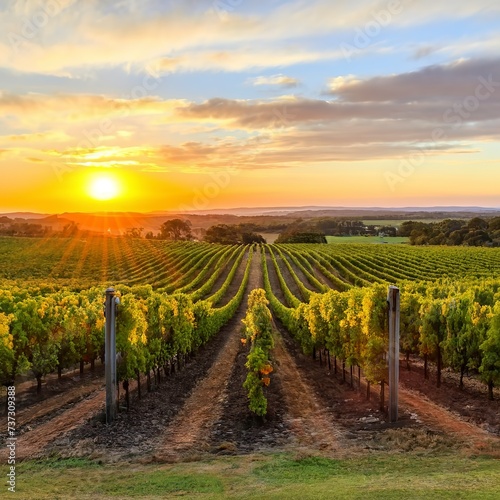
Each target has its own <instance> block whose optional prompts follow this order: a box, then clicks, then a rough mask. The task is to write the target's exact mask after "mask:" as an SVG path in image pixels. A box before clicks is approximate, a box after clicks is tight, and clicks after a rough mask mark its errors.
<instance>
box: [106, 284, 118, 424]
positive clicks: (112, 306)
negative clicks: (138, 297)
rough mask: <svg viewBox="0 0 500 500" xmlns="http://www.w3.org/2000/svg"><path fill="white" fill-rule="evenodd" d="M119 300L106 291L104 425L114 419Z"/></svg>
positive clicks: (109, 289) (114, 292) (110, 291)
mask: <svg viewBox="0 0 500 500" xmlns="http://www.w3.org/2000/svg"><path fill="white" fill-rule="evenodd" d="M119 303H120V299H119V298H118V297H116V291H115V289H114V288H108V289H107V290H106V302H105V305H104V316H105V317H106V327H105V342H104V353H105V374H106V423H107V424H110V423H111V422H113V420H114V419H115V417H116V306H117V305H118V304H119Z"/></svg>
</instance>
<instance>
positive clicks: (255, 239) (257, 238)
mask: <svg viewBox="0 0 500 500" xmlns="http://www.w3.org/2000/svg"><path fill="white" fill-rule="evenodd" d="M241 242H242V243H243V244H244V245H250V244H251V243H266V240H265V239H264V237H263V236H262V235H261V234H257V233H253V232H251V233H241Z"/></svg>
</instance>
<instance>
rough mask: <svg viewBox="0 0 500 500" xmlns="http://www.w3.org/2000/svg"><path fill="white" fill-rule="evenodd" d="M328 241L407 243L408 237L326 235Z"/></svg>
mask: <svg viewBox="0 0 500 500" xmlns="http://www.w3.org/2000/svg"><path fill="white" fill-rule="evenodd" d="M326 240H327V241H328V243H389V244H396V243H399V244H400V243H408V241H409V239H408V238H406V237H404V236H394V237H392V238H391V237H388V236H387V237H384V238H381V237H380V236H327V237H326Z"/></svg>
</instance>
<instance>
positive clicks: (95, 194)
mask: <svg viewBox="0 0 500 500" xmlns="http://www.w3.org/2000/svg"><path fill="white" fill-rule="evenodd" d="M88 192H89V194H90V196H92V198H94V199H96V200H101V201H105V200H112V199H113V198H116V197H117V196H118V194H119V193H120V186H119V184H118V181H117V180H116V179H115V178H114V177H111V176H109V175H99V176H97V177H94V178H92V180H91V181H90V184H89V188H88Z"/></svg>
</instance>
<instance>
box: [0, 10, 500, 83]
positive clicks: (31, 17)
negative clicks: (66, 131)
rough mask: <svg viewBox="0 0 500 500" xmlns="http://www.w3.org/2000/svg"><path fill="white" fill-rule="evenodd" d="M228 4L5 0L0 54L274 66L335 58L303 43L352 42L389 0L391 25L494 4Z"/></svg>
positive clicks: (81, 61) (12, 61)
mask: <svg viewBox="0 0 500 500" xmlns="http://www.w3.org/2000/svg"><path fill="white" fill-rule="evenodd" d="M233 3H234V2H233ZM233 3H230V2H229V3H228V5H230V6H231V8H228V9H227V14H228V15H227V16H224V19H221V18H220V16H218V14H217V9H215V8H214V2H212V1H199V2H195V1H193V2H159V1H158V0H149V1H146V0H145V1H143V2H141V3H140V4H139V3H138V2H136V1H133V0H130V1H122V2H120V3H116V2H115V3H114V5H112V8H111V6H110V4H109V2H106V1H105V2H98V1H96V0H89V1H88V2H84V3H83V2H76V1H75V0H65V1H64V2H63V0H48V1H47V2H42V1H33V2H24V1H23V2H17V1H13V0H11V1H10V2H9V3H8V4H7V6H6V7H4V8H3V9H0V32H2V33H3V34H4V37H2V40H1V41H0V60H1V61H2V66H3V67H4V68H9V69H12V70H16V71H22V72H30V73H41V74H51V75H64V76H75V75H82V74H86V73H87V72H88V71H89V68H102V67H109V66H123V67H129V68H135V69H139V70H143V69H144V68H145V67H146V66H147V65H149V64H151V62H152V61H160V62H161V65H162V67H163V69H164V70H165V71H187V70H193V69H222V70H225V71H235V70H240V69H244V68H259V67H260V68H265V67H273V66H274V67H282V66H286V65H291V64H297V63H300V62H306V63H307V62H311V61H317V60H327V59H333V58H340V57H343V56H342V51H341V47H340V43H339V46H338V47H336V46H333V49H321V50H318V49H315V48H314V47H312V46H310V45H309V44H310V40H308V39H309V38H310V37H317V36H331V35H332V33H335V34H336V35H337V36H338V37H339V38H340V39H342V37H343V36H344V35H345V42H346V43H347V42H349V43H351V42H352V37H353V35H354V34H355V32H356V30H358V29H359V30H363V29H364V27H365V26H367V23H370V22H372V23H373V22H374V20H375V21H376V20H377V19H378V18H380V15H381V12H386V13H387V12H389V10H388V9H389V5H396V4H397V5H398V6H399V7H398V8H397V9H396V10H394V13H393V14H390V13H389V17H387V14H384V15H385V16H386V17H385V18H384V19H387V22H384V24H387V25H388V26H390V27H391V29H397V28H401V27H406V26H408V25H418V24H422V23H425V22H431V21H435V20H440V21H441V20H443V19H448V20H451V21H452V20H454V19H457V18H458V19H460V18H465V17H470V16H485V17H486V16H488V17H489V18H491V17H492V16H496V15H498V13H499V12H500V5H499V4H496V3H495V2H491V1H487V0H477V1H475V2H470V1H465V0H457V1H456V2H454V4H453V8H452V9H450V7H449V5H448V4H446V3H443V2H436V1H431V0H421V1H419V2H409V1H407V0H399V1H398V0H395V1H393V2H387V3H385V2H381V3H379V4H378V6H374V4H373V2H372V1H369V0H358V1H357V2H356V8H353V7H352V4H349V3H347V2H342V3H340V2H330V1H327V0H315V1H311V2H304V1H302V0H296V1H292V2H285V3H280V4H277V5H272V4H271V6H270V7H269V4H268V3H266V7H267V8H265V9H259V8H256V9H252V11H251V12H249V11H248V8H243V6H242V7H241V8H240V6H239V5H233ZM48 5H57V6H58V8H55V9H54V8H52V9H50V8H49V7H48ZM257 7H260V6H259V5H257ZM373 49H374V47H370V48H369V50H373ZM252 53H254V54H255V55H254V57H252ZM280 59H281V60H280Z"/></svg>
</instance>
